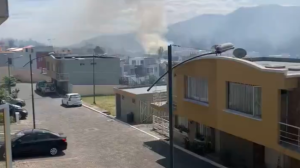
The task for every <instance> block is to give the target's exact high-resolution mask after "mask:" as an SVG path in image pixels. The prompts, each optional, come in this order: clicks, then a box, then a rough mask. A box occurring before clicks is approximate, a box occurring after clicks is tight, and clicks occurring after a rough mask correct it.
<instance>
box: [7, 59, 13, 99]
mask: <svg viewBox="0 0 300 168" xmlns="http://www.w3.org/2000/svg"><path fill="white" fill-rule="evenodd" d="M11 63H12V60H11V58H9V57H8V58H7V68H8V79H9V80H8V93H9V94H11V86H10V85H11V78H10V65H11Z"/></svg>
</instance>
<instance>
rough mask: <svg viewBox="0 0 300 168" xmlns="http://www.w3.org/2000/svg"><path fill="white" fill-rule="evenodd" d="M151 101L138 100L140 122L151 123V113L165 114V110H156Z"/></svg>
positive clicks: (156, 114)
mask: <svg viewBox="0 0 300 168" xmlns="http://www.w3.org/2000/svg"><path fill="white" fill-rule="evenodd" d="M151 103H152V101H140V107H139V111H140V123H141V124H151V123H153V115H155V116H158V117H162V116H167V112H164V111H158V110H155V109H154V108H152V107H151Z"/></svg>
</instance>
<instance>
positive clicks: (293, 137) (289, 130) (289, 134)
mask: <svg viewBox="0 0 300 168" xmlns="http://www.w3.org/2000/svg"><path fill="white" fill-rule="evenodd" d="M279 129H280V130H279V144H280V145H282V146H283V147H285V148H288V149H290V150H294V151H297V152H299V153H300V128H299V127H297V126H293V125H289V124H286V123H282V122H280V123H279Z"/></svg>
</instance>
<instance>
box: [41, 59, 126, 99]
mask: <svg viewBox="0 0 300 168" xmlns="http://www.w3.org/2000/svg"><path fill="white" fill-rule="evenodd" d="M46 69H47V76H49V77H51V78H52V80H53V81H54V82H55V83H56V85H57V87H58V88H60V89H61V90H62V91H64V92H80V93H82V94H83V95H86V94H92V86H93V84H95V85H96V87H99V88H98V89H97V88H96V90H98V91H96V92H99V93H98V94H105V93H106V92H105V90H107V88H105V86H106V87H107V86H111V88H110V89H109V90H110V92H111V93H110V94H113V93H114V92H113V87H114V86H118V85H119V79H120V77H121V70H120V59H119V58H116V57H107V56H105V57H104V56H97V57H95V59H94V66H93V56H54V55H50V56H48V57H46ZM93 74H94V77H93ZM87 87H88V88H87ZM100 87H101V88H103V89H100ZM76 88H77V89H76ZM84 88H86V89H84ZM83 90H90V91H88V93H83Z"/></svg>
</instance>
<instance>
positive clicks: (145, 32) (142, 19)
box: [127, 0, 168, 54]
mask: <svg viewBox="0 0 300 168" xmlns="http://www.w3.org/2000/svg"><path fill="white" fill-rule="evenodd" d="M127 3H128V4H129V5H130V6H133V7H136V13H135V14H136V18H137V21H138V27H137V37H138V39H139V41H140V42H141V44H142V45H143V47H144V49H145V52H146V53H148V54H155V53H157V50H158V48H159V47H163V48H166V47H167V45H168V43H167V41H166V39H165V38H164V37H163V35H164V34H165V33H166V32H167V24H166V20H165V8H164V2H163V1H162V0H149V1H142V0H127Z"/></svg>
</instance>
